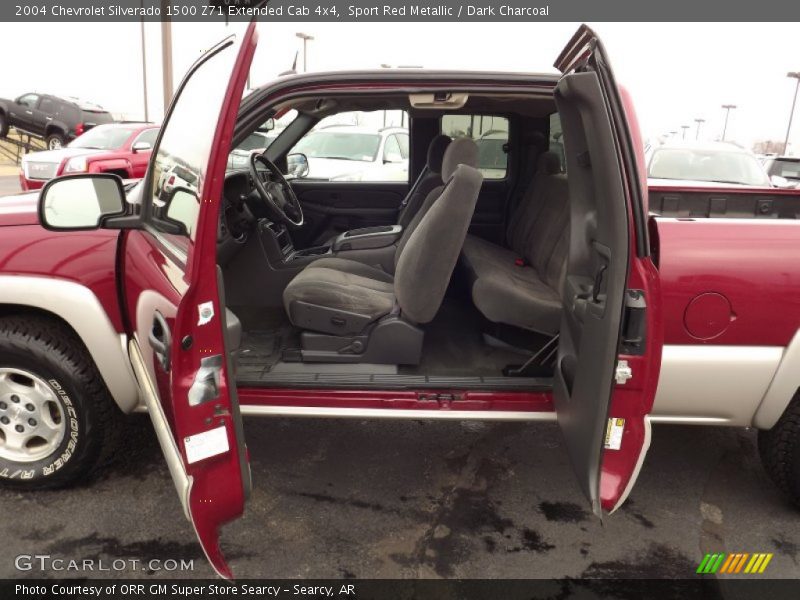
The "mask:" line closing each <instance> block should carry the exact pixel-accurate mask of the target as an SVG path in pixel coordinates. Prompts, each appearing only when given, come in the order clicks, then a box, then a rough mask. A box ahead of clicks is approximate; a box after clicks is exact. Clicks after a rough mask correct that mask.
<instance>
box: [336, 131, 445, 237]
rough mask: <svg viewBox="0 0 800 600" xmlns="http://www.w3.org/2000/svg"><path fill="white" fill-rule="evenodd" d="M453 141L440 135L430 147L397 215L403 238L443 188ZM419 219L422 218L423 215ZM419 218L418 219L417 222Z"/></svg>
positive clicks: (432, 141)
mask: <svg viewBox="0 0 800 600" xmlns="http://www.w3.org/2000/svg"><path fill="white" fill-rule="evenodd" d="M451 141H452V139H451V138H450V136H447V135H444V134H439V135H437V136H436V137H435V138H433V140H431V143H430V144H429V145H428V155H427V160H426V162H425V166H424V167H423V168H422V172H421V173H420V174H419V177H417V180H416V181H415V182H414V185H412V186H411V189H410V190H409V191H408V194H406V197H405V198H403V201H402V202H401V203H400V208H399V211H398V213H397V224H398V225H401V226H402V227H403V234H402V236H403V237H407V236H408V235H409V233H410V232H409V228H410V226H411V225H412V221H414V219H415V218H417V215H419V213H420V210H421V209H423V207H424V206H425V199H426V198H427V197H428V195H429V194H430V193H431V192H432V191H433V190H435V189H436V188H438V187H441V186H442V162H443V161H444V153H445V152H446V151H447V147H448V146H449V145H450V142H451ZM426 208H429V207H426ZM419 218H421V215H420V217H419ZM419 218H417V222H418V221H419ZM337 237H339V236H338V234H337V235H334V236H332V237H331V238H330V239H328V241H327V242H326V243H327V244H328V245H329V246H332V245H333V242H334V241H335V240H336V238H337Z"/></svg>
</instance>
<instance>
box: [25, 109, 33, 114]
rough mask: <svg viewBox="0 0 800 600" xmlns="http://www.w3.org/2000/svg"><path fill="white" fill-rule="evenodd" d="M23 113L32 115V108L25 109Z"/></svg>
mask: <svg viewBox="0 0 800 600" xmlns="http://www.w3.org/2000/svg"><path fill="white" fill-rule="evenodd" d="M25 114H26V115H32V114H33V111H32V110H26V111H25Z"/></svg>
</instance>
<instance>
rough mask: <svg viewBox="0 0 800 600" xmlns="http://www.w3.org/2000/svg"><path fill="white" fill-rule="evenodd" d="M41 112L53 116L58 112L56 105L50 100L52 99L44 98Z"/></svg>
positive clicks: (40, 108) (40, 106)
mask: <svg viewBox="0 0 800 600" xmlns="http://www.w3.org/2000/svg"><path fill="white" fill-rule="evenodd" d="M39 110H40V111H42V112H43V113H44V114H46V115H53V114H55V112H56V103H55V102H53V101H52V100H50V98H42V101H41V102H40V103H39Z"/></svg>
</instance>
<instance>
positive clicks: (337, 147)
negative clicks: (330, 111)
mask: <svg viewBox="0 0 800 600" xmlns="http://www.w3.org/2000/svg"><path fill="white" fill-rule="evenodd" d="M380 143H381V138H380V136H379V135H374V134H370V133H350V132H333V131H315V132H312V133H310V134H308V135H307V136H306V137H304V138H303V139H302V140H300V141H299V142H298V143H297V145H296V146H295V147H294V148H293V149H292V153H295V152H300V153H302V154H305V155H306V156H307V157H309V158H338V159H341V160H358V161H363V162H370V161H372V160H375V155H376V154H377V153H378V146H379V145H380Z"/></svg>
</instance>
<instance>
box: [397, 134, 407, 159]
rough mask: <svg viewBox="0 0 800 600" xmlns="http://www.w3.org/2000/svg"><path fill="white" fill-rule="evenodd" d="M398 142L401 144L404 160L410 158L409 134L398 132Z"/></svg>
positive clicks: (401, 154)
mask: <svg viewBox="0 0 800 600" xmlns="http://www.w3.org/2000/svg"><path fill="white" fill-rule="evenodd" d="M397 142H398V143H399V144H400V156H402V157H403V160H408V134H407V133H398V134H397Z"/></svg>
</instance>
